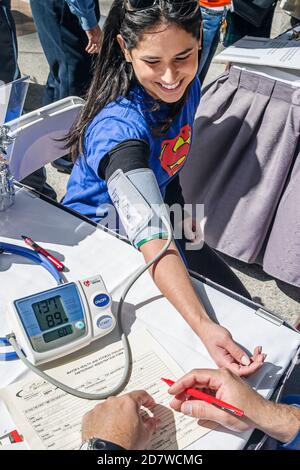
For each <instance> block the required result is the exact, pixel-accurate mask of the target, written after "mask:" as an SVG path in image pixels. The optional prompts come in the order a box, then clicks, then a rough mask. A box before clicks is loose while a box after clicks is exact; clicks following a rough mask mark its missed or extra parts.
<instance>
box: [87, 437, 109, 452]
mask: <svg viewBox="0 0 300 470" xmlns="http://www.w3.org/2000/svg"><path fill="white" fill-rule="evenodd" d="M91 448H92V449H93V450H105V449H106V443H105V442H103V441H101V439H93V443H92V447H91Z"/></svg>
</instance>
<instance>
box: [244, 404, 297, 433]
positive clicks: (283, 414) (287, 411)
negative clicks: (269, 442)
mask: <svg viewBox="0 0 300 470" xmlns="http://www.w3.org/2000/svg"><path fill="white" fill-rule="evenodd" d="M262 400H263V402H262V403H261V406H258V407H255V408H256V409H255V410H253V412H254V413H255V418H254V419H253V420H252V421H253V423H254V425H255V427H256V428H258V429H260V430H261V431H263V432H265V433H266V434H268V435H269V436H271V437H273V438H274V439H276V440H278V441H280V442H289V441H290V440H291V439H293V438H294V437H295V435H296V434H297V432H298V431H299V428H300V408H297V407H294V406H290V405H281V404H278V403H274V402H272V401H268V400H264V399H263V398H262Z"/></svg>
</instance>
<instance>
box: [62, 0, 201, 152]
mask: <svg viewBox="0 0 300 470" xmlns="http://www.w3.org/2000/svg"><path fill="white" fill-rule="evenodd" d="M201 20H202V18H201V12H200V8H198V9H197V10H196V11H195V2H185V1H180V0H175V1H164V0H163V1H159V2H157V4H155V5H154V6H153V7H151V8H148V9H145V10H141V11H136V12H127V11H126V10H125V8H124V0H114V2H113V4H112V6H111V9H110V11H109V14H108V16H107V19H106V21H105V24H104V28H103V42H102V47H101V50H100V53H99V55H98V57H97V60H96V63H95V67H94V74H93V80H92V83H91V86H90V89H89V91H88V93H87V97H86V104H85V106H84V108H83V110H82V112H81V114H80V115H79V117H78V118H77V120H76V121H75V123H74V125H73V126H72V128H71V130H70V132H69V134H68V135H67V137H66V141H67V145H66V148H70V151H71V155H72V158H73V160H76V158H77V157H78V155H79V154H80V153H83V152H84V134H85V131H86V128H87V126H88V124H89V123H90V122H91V121H92V119H93V118H94V117H95V116H96V114H98V113H99V111H101V110H102V109H103V108H104V107H105V106H106V105H107V104H108V103H111V102H113V101H115V100H116V99H117V98H119V97H122V96H127V94H128V92H129V90H130V86H131V84H132V82H133V79H134V71H133V68H132V66H131V64H128V63H127V62H126V60H125V57H124V54H123V52H122V51H121V49H120V46H119V43H118V42H117V35H118V34H121V35H122V37H123V39H124V42H125V45H126V48H127V49H128V50H129V51H130V50H132V49H134V48H135V47H136V46H137V44H138V41H139V40H140V39H141V38H142V36H143V34H144V32H145V31H147V30H149V29H151V28H153V27H154V26H155V25H158V24H160V23H164V24H175V25H177V26H179V27H181V28H182V29H184V30H185V31H186V32H188V33H190V34H191V35H192V36H193V37H195V38H197V39H198V40H200V30H201ZM183 102H184V100H183V101H182V100H181V101H180V102H179V103H178V105H177V106H175V107H173V111H172V116H169V120H170V122H171V121H172V120H173V119H174V117H175V116H176V115H177V114H178V112H179V111H180V109H181V107H182V105H183Z"/></svg>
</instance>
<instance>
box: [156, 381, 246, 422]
mask: <svg viewBox="0 0 300 470" xmlns="http://www.w3.org/2000/svg"><path fill="white" fill-rule="evenodd" d="M161 380H163V381H164V382H165V383H166V384H167V385H169V386H170V387H171V385H173V384H174V383H175V382H174V381H173V380H169V379H163V378H161ZM184 393H185V394H186V395H190V396H191V397H193V398H197V399H198V400H203V401H206V402H207V403H211V404H212V405H214V406H216V407H217V408H221V410H223V411H228V412H229V413H232V414H234V415H237V416H244V412H243V411H242V410H240V409H239V408H236V407H235V406H232V405H229V404H228V403H226V402H225V401H222V400H218V398H216V397H212V396H211V395H208V393H205V392H201V390H198V389H196V388H187V389H186V390H185V391H184Z"/></svg>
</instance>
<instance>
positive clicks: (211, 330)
mask: <svg viewBox="0 0 300 470" xmlns="http://www.w3.org/2000/svg"><path fill="white" fill-rule="evenodd" d="M197 334H198V336H199V337H200V338H201V340H202V342H203V344H204V346H205V347H206V349H207V351H208V352H209V354H210V355H211V357H212V358H213V360H214V361H215V363H216V364H217V366H218V367H227V368H228V369H229V370H231V371H232V372H234V373H235V374H237V375H239V376H241V377H245V376H247V375H250V374H253V373H254V372H256V371H257V370H258V369H259V368H260V367H261V366H262V365H263V362H264V360H265V358H266V355H265V354H263V353H262V348H261V346H257V347H256V348H255V350H254V353H253V356H252V357H251V358H249V357H248V355H247V354H246V353H245V351H244V350H243V349H242V348H241V347H240V346H238V345H237V344H236V343H235V342H234V340H233V338H232V336H231V334H230V333H229V331H228V330H226V328H223V327H222V326H220V325H218V324H216V323H214V322H212V321H211V320H209V319H205V320H202V322H201V331H198V332H197Z"/></svg>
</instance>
